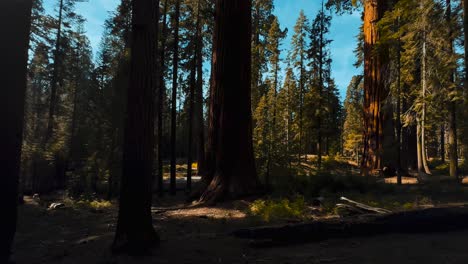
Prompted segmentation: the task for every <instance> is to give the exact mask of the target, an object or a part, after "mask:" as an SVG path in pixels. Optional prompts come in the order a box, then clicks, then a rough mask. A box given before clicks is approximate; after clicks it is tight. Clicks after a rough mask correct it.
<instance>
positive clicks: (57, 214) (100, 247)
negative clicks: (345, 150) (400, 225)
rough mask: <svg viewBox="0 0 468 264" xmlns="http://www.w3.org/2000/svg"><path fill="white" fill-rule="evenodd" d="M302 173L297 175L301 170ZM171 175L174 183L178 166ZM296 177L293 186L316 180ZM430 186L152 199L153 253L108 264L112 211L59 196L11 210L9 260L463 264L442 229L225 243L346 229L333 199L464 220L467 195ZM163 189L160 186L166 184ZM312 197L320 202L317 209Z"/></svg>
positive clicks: (347, 169) (456, 233) (338, 186)
mask: <svg viewBox="0 0 468 264" xmlns="http://www.w3.org/2000/svg"><path fill="white" fill-rule="evenodd" d="M339 163H341V164H340V166H339V167H341V168H342V169H341V170H339V171H336V172H337V173H338V174H339V175H350V173H351V174H352V173H353V172H354V173H355V174H354V176H352V177H359V176H358V174H357V173H356V171H358V170H357V167H354V166H352V165H348V162H346V161H339ZM312 164H313V163H312V162H309V163H304V164H302V166H303V167H305V168H310V167H313V165H312ZM335 167H336V165H335ZM178 168H179V169H178V172H180V173H181V174H182V175H184V174H183V173H184V172H186V166H185V167H184V166H183V165H181V166H180V167H178ZM194 168H196V166H194ZM336 172H335V173H336ZM306 175H307V173H305V175H304V176H303V177H319V176H317V175H315V176H306ZM335 175H336V174H335ZM167 176H169V173H167ZM329 177H331V176H330V175H328V176H326V178H329ZM338 177H339V176H338ZM181 178H182V177H181ZM440 178H441V177H440V175H439V176H434V179H432V182H430V183H428V182H426V183H425V185H422V184H419V183H417V180H416V183H414V181H413V180H415V178H408V179H407V180H408V182H409V184H408V185H406V187H404V188H399V189H398V190H396V191H395V188H394V187H395V184H396V182H395V181H393V183H390V184H389V183H388V182H389V180H390V182H392V179H391V178H387V181H386V179H381V180H380V181H379V183H373V184H370V185H367V184H366V183H363V182H362V181H361V182H359V179H357V182H356V183H353V182H352V180H350V179H337V180H336V182H334V183H329V184H328V186H327V184H323V183H322V184H320V185H318V184H316V186H322V187H323V189H322V190H311V191H310V192H309V193H308V194H306V196H304V197H299V198H298V197H295V196H291V197H290V198H286V199H288V202H287V203H285V202H284V199H285V198H284V197H287V196H285V195H284V194H271V195H270V196H267V197H265V196H259V197H249V198H248V199H244V200H235V201H229V202H223V203H220V204H217V205H216V206H204V205H195V204H192V203H190V202H187V196H186V195H185V194H184V193H179V194H178V195H177V196H168V195H165V196H164V197H162V198H156V200H155V201H154V202H153V204H155V205H157V206H153V207H152V215H153V225H154V226H155V228H156V230H157V231H158V233H159V235H160V237H161V241H160V245H159V246H158V247H156V249H154V250H153V251H152V252H151V255H150V256H147V257H138V258H134V257H126V256H113V255H112V254H111V253H110V251H109V249H108V247H109V245H110V244H111V242H112V239H113V230H114V229H115V222H116V217H117V209H118V208H117V203H116V202H117V201H111V202H107V201H104V200H100V199H99V198H97V197H95V198H92V197H88V198H84V197H83V198H82V199H77V200H73V199H70V198H68V195H66V194H65V193H56V194H53V195H45V196H44V197H42V196H41V197H39V196H37V197H32V196H25V204H23V205H21V206H20V209H19V223H18V231H17V238H16V244H15V248H18V250H17V251H16V253H15V256H14V258H15V260H16V261H18V263H154V262H155V259H157V263H394V262H396V261H398V262H399V263H465V260H466V258H467V257H468V253H467V252H466V247H465V243H464V241H466V236H467V235H468V226H466V228H465V229H464V228H461V229H455V230H453V231H450V228H448V229H447V230H444V231H445V232H423V233H417V234H408V233H406V232H389V233H384V234H374V235H365V234H362V235H359V234H356V235H353V236H352V237H349V238H346V237H343V238H336V237H332V236H330V238H326V237H325V238H317V236H318V235H319V234H318V232H315V233H314V234H303V236H310V237H309V238H310V241H309V242H308V243H306V242H302V241H301V240H299V241H296V242H289V241H286V240H285V239H281V241H280V243H269V242H268V240H258V241H256V240H255V239H240V238H238V237H236V236H235V235H233V233H234V232H236V231H239V230H242V229H245V228H255V227H280V226H284V225H297V224H300V223H309V222H313V221H325V222H326V221H330V220H334V219H352V218H353V215H354V217H355V216H356V215H355V214H354V213H351V214H349V213H350V212H348V211H346V210H345V211H341V212H340V211H339V209H337V206H336V205H337V203H340V202H343V201H340V195H342V196H346V197H349V198H351V199H356V200H357V201H359V202H362V203H364V204H368V205H371V206H373V207H380V208H382V209H386V210H391V211H392V212H404V211H406V212H408V211H418V210H424V209H428V208H445V207H449V208H454V207H466V208H467V209H466V212H468V187H461V186H460V185H458V184H457V183H454V182H450V181H447V180H444V179H442V180H440ZM165 179H166V180H165V182H167V185H168V183H169V177H165ZM388 179H389V180H388ZM411 179H413V180H411ZM322 181H323V180H322ZM444 181H445V183H441V182H444ZM317 182H320V180H317ZM385 182H387V183H385ZM179 184H181V185H184V184H186V183H185V182H183V181H181V182H179ZM343 185H344V186H346V185H348V187H344V186H343ZM392 186H393V187H392ZM358 189H359V190H360V191H356V190H358ZM313 194H316V195H318V194H322V195H323V197H322V198H323V199H320V203H317V197H316V196H315V195H313ZM280 197H283V198H280ZM53 203H62V204H63V207H60V208H57V209H48V208H49V207H50V205H51V204H53ZM265 203H267V204H270V205H269V206H265ZM358 215H359V213H358ZM467 219H468V218H467ZM429 220H430V219H429ZM32 221H33V222H32ZM351 221H354V220H351ZM408 224H410V223H408ZM418 224H421V223H418ZM299 237H300V236H299ZM314 237H316V238H315V239H314ZM36 241H40V243H37V242H36ZM281 242H285V243H281ZM389 251H391V254H389ZM382 256H385V257H384V258H383V257H382Z"/></svg>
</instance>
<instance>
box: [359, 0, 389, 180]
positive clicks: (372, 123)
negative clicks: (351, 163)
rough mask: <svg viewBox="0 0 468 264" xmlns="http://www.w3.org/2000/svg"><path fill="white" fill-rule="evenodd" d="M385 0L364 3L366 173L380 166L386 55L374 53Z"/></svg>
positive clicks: (364, 159) (368, 0)
mask: <svg viewBox="0 0 468 264" xmlns="http://www.w3.org/2000/svg"><path fill="white" fill-rule="evenodd" d="M387 7H388V3H387V1H386V0H366V1H365V2H364V152H363V157H362V163H361V169H362V171H361V173H362V174H363V175H368V174H369V173H371V172H372V171H375V170H379V169H381V167H382V141H383V140H382V139H383V111H382V108H381V106H382V102H383V101H384V100H385V98H386V97H387V96H388V91H387V90H386V88H385V85H384V78H385V76H384V75H383V72H384V68H385V55H384V54H382V53H376V52H374V47H375V45H376V43H377V42H378V40H379V32H378V30H377V22H378V21H379V19H380V18H382V16H383V14H384V12H385V11H386V10H387Z"/></svg>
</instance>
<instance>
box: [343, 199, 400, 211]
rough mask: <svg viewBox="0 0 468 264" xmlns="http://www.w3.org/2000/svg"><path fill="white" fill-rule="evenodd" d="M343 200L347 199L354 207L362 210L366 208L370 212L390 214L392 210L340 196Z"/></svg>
mask: <svg viewBox="0 0 468 264" xmlns="http://www.w3.org/2000/svg"><path fill="white" fill-rule="evenodd" d="M340 200H341V201H345V202H348V203H350V204H352V205H353V206H354V207H357V208H359V209H361V210H364V211H366V212H369V213H376V214H389V213H391V212H392V211H390V210H387V209H383V208H378V207H373V206H369V205H367V204H363V203H358V202H356V201H353V200H351V199H348V198H346V197H341V198H340Z"/></svg>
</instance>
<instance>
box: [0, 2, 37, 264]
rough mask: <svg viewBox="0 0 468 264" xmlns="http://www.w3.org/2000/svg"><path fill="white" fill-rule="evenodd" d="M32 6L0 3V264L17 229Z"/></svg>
mask: <svg viewBox="0 0 468 264" xmlns="http://www.w3.org/2000/svg"><path fill="white" fill-rule="evenodd" d="M31 8H32V1H31V0H16V1H1V2H0V10H2V11H1V12H2V15H1V16H0V25H1V26H0V35H1V36H5V38H4V39H3V41H1V42H0V50H1V51H2V52H1V53H0V54H1V55H0V65H1V67H0V68H1V69H3V70H2V73H1V74H0V83H1V85H2V96H0V124H4V126H5V127H4V128H2V129H0V149H1V151H0V167H1V169H2V173H1V175H2V179H1V180H2V184H1V191H0V203H1V207H2V224H1V225H0V234H1V235H0V263H7V262H8V259H9V257H10V250H11V246H12V243H13V239H14V236H15V232H16V218H17V216H16V214H17V212H16V210H17V203H18V179H19V173H20V162H21V144H22V135H23V121H24V105H25V93H26V73H27V60H28V54H27V50H28V44H29V31H30V26H31Z"/></svg>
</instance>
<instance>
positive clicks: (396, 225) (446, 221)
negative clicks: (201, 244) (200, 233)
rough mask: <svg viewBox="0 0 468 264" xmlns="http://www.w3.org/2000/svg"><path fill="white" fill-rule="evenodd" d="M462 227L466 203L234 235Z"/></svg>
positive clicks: (293, 236) (289, 237)
mask: <svg viewBox="0 0 468 264" xmlns="http://www.w3.org/2000/svg"><path fill="white" fill-rule="evenodd" d="M462 229H468V207H465V206H464V207H450V208H429V209H424V210H417V211H407V212H398V213H391V214H386V215H362V216H358V217H349V218H339V219H333V220H324V221H314V222H310V223H302V224H291V225H284V226H270V227H257V228H250V229H240V230H237V231H235V232H234V233H233V235H234V236H236V237H239V238H243V239H253V240H256V241H257V242H259V241H263V242H268V243H271V244H273V245H285V244H296V243H306V242H318V241H323V240H327V239H331V238H349V237H366V236H376V235H384V234H393V233H406V234H412V233H433V232H448V231H455V230H462Z"/></svg>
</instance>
